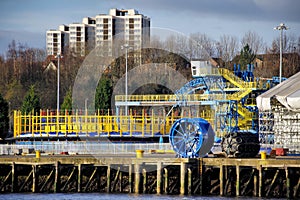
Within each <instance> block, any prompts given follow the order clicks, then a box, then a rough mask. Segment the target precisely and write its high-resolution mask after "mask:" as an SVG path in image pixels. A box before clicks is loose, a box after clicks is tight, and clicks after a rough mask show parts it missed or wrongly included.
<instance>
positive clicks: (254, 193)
mask: <svg viewBox="0 0 300 200" xmlns="http://www.w3.org/2000/svg"><path fill="white" fill-rule="evenodd" d="M253 170H255V172H254V176H253V184H254V185H253V195H254V196H255V197H257V192H258V188H257V179H258V177H257V169H254V168H253Z"/></svg>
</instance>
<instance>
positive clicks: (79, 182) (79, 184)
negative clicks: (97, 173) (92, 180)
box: [77, 164, 82, 193]
mask: <svg viewBox="0 0 300 200" xmlns="http://www.w3.org/2000/svg"><path fill="white" fill-rule="evenodd" d="M81 168H82V165H81V164H78V178H77V192H79V193H80V192H81V182H82V181H81V176H82V175H81Z"/></svg>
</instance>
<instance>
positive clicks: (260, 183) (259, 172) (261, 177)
mask: <svg viewBox="0 0 300 200" xmlns="http://www.w3.org/2000/svg"><path fill="white" fill-rule="evenodd" d="M258 170H259V171H258V179H259V181H258V182H259V186H258V187H259V188H258V196H259V197H262V188H263V173H262V170H263V169H262V166H261V165H260V166H259V168H258Z"/></svg>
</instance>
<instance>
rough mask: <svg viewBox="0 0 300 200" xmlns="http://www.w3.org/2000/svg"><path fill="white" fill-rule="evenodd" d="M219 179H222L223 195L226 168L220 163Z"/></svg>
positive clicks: (221, 193)
mask: <svg viewBox="0 0 300 200" xmlns="http://www.w3.org/2000/svg"><path fill="white" fill-rule="evenodd" d="M219 179H220V196H223V195H224V194H223V192H224V168H223V165H222V164H221V165H220V174H219Z"/></svg>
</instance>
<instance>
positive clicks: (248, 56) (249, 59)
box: [240, 44, 256, 69]
mask: <svg viewBox="0 0 300 200" xmlns="http://www.w3.org/2000/svg"><path fill="white" fill-rule="evenodd" d="M255 57H256V55H255V53H254V52H253V51H252V49H251V48H250V47H249V45H248V44H246V45H245V46H244V47H243V49H242V50H241V55H240V65H241V68H242V69H246V67H247V65H248V64H252V63H253V61H254V59H255Z"/></svg>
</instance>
